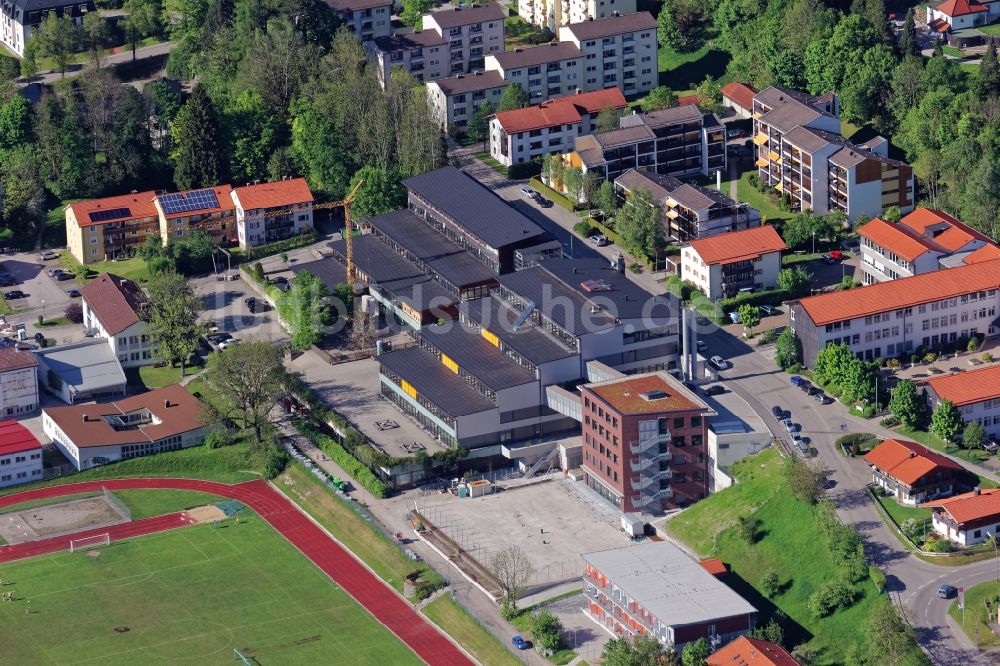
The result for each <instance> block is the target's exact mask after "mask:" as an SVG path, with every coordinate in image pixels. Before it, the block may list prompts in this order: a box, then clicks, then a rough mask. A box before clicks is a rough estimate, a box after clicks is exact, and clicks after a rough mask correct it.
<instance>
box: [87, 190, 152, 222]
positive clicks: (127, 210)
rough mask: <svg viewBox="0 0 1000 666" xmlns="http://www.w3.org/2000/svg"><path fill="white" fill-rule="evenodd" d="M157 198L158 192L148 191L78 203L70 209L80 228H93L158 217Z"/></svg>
mask: <svg viewBox="0 0 1000 666" xmlns="http://www.w3.org/2000/svg"><path fill="white" fill-rule="evenodd" d="M155 196H156V192H154V191H153V190H147V191H145V192H136V193H134V194H123V195H121V196H117V197H105V198H103V199H88V200H87V201H77V202H76V203H73V204H70V205H69V207H68V208H69V210H71V211H73V215H74V216H76V223H77V225H78V226H80V227H91V226H95V225H98V224H108V223H109V222H120V221H123V220H138V219H142V218H144V217H156V216H157V215H158V214H159V213H157V211H156V206H154V205H153V197H155Z"/></svg>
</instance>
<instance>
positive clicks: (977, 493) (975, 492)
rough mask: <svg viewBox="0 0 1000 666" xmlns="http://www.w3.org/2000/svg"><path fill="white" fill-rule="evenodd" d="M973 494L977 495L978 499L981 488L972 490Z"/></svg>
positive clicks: (977, 487)
mask: <svg viewBox="0 0 1000 666" xmlns="http://www.w3.org/2000/svg"><path fill="white" fill-rule="evenodd" d="M972 494H973V495H975V496H976V497H978V496H979V486H976V487H975V488H974V489H973V490H972Z"/></svg>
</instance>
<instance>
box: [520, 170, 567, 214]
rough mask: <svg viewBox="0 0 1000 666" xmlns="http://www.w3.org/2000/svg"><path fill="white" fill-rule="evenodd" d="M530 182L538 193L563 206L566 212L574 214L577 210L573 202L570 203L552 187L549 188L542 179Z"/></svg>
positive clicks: (534, 179) (533, 179)
mask: <svg viewBox="0 0 1000 666" xmlns="http://www.w3.org/2000/svg"><path fill="white" fill-rule="evenodd" d="M528 182H529V183H531V186H532V187H533V188H535V189H536V190H537V191H539V192H541V193H542V194H544V195H545V196H547V197H548V198H550V199H552V200H553V201H554V202H556V203H557V204H559V205H560V206H562V207H563V208H565V209H566V210H568V211H570V212H573V211H575V210H576V206H574V205H573V202H572V201H570V200H569V199H567V198H566V197H565V196H563V195H562V194H560V193H559V192H556V191H555V190H553V189H552V188H551V187H549V186H548V185H546V184H545V183H543V182H542V181H541V179H539V178H532V179H531V180H530V181H528Z"/></svg>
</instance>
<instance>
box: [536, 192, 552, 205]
mask: <svg viewBox="0 0 1000 666" xmlns="http://www.w3.org/2000/svg"><path fill="white" fill-rule="evenodd" d="M535 201H537V202H538V205H539V206H541V207H542V208H552V202H551V201H549V200H548V199H546V198H545V197H543V196H542V195H541V194H539V195H538V196H537V197H535Z"/></svg>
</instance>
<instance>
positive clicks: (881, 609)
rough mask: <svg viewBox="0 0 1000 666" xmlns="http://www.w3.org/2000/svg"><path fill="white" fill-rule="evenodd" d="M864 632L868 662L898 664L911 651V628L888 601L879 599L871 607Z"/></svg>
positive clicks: (888, 664)
mask: <svg viewBox="0 0 1000 666" xmlns="http://www.w3.org/2000/svg"><path fill="white" fill-rule="evenodd" d="M864 632H865V638H866V641H865V642H866V644H867V646H868V662H869V663H873V664H884V665H885V666H898V664H901V663H903V661H904V660H905V659H906V658H907V657H908V656H909V654H910V653H911V652H912V651H913V642H914V635H913V628H912V627H911V626H910V625H909V624H908V623H906V622H904V621H903V618H902V617H900V615H899V611H897V610H896V607H895V606H893V604H892V603H890V602H888V601H881V600H880V601H879V603H877V604H875V605H874V606H873V607H872V609H871V611H870V612H869V613H868V621H867V622H865V623H864Z"/></svg>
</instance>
